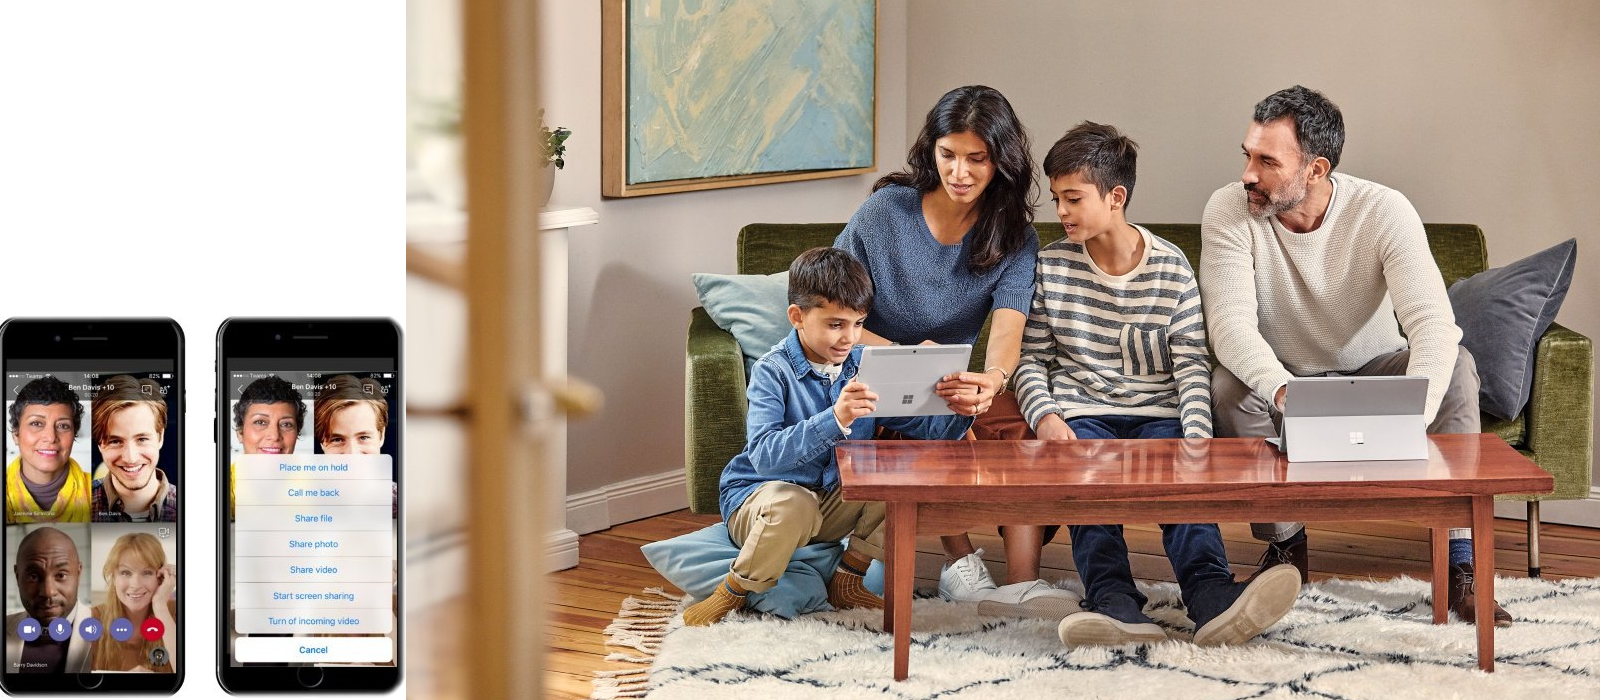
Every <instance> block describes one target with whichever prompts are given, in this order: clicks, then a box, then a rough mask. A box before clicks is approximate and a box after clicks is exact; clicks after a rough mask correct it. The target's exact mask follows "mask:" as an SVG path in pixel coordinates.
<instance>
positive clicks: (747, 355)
mask: <svg viewBox="0 0 1600 700" xmlns="http://www.w3.org/2000/svg"><path fill="white" fill-rule="evenodd" d="M693 278H694V288H695V291H697V292H699V293H700V305H701V306H704V307H705V309H706V313H707V314H709V315H710V316H711V320H712V321H713V322H715V323H716V324H717V327H718V328H721V329H722V330H725V331H727V332H729V333H732V334H733V339H734V340H737V341H739V351H740V352H743V353H744V370H745V376H749V374H750V365H752V364H754V363H755V361H756V360H757V359H759V358H760V357H761V356H762V355H765V354H767V351H768V350H771V349H772V346H774V345H777V344H778V342H779V341H781V340H783V339H784V337H785V336H787V335H789V331H790V330H792V329H793V326H790V325H789V315H788V309H789V272H788V271H787V270H785V271H783V272H779V273H776V274H771V275H713V274H710V273H705V272H696V273H694V276H693Z"/></svg>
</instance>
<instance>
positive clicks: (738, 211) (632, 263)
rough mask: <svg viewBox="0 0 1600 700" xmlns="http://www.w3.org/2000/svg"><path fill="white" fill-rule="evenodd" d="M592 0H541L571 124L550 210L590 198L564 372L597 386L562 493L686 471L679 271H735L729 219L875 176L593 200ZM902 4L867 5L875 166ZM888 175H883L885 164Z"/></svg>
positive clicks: (889, 108) (787, 207)
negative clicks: (599, 403)
mask: <svg viewBox="0 0 1600 700" xmlns="http://www.w3.org/2000/svg"><path fill="white" fill-rule="evenodd" d="M599 7H600V3H599V2H595V1H593V0H586V1H584V2H570V1H568V0H541V2H540V11H541V15H540V26H539V30H540V32H541V36H542V44H543V45H542V46H540V47H539V50H540V51H541V52H542V53H543V54H544V55H546V56H551V57H554V58H553V60H549V61H545V62H544V66H545V68H543V69H542V73H541V75H540V85H541V87H542V88H543V90H544V94H545V95H546V97H545V100H544V102H545V117H546V120H547V121H548V122H550V123H551V124H559V125H562V126H566V127H568V128H571V129H572V130H573V136H572V138H571V140H569V141H568V142H567V144H568V151H567V156H566V161H567V165H566V168H565V169H563V170H561V171H560V173H559V174H558V177H557V180H556V186H555V192H554V194H553V195H552V196H551V203H552V205H553V206H585V207H592V208H594V209H595V210H596V211H597V212H599V214H600V223H599V224H598V225H596V226H584V227H580V228H575V229H573V230H572V244H571V288H570V294H571V309H570V312H571V321H570V323H569V333H570V334H569V337H568V349H567V362H568V367H569V369H570V371H571V372H572V373H573V374H574V375H576V376H579V377H583V378H584V379H587V380H590V381H591V382H593V383H595V384H596V385H598V386H599V387H600V389H601V390H603V391H604V392H605V396H606V408H605V411H604V413H603V415H601V416H600V417H598V418H595V419H590V420H587V421H579V422H574V423H572V425H571V426H570V430H569V434H568V464H569V475H568V481H567V490H568V493H581V492H584V491H589V490H593V489H596V488H600V487H602V486H605V485H607V484H612V483H616V482H619V481H624V480H627V479H631V478H635V477H641V476H648V475H653V474H659V473H662V472H666V471H670V470H674V469H681V468H682V467H683V357H684V355H683V353H684V340H685V337H686V332H687V330H688V325H689V309H691V308H693V307H695V306H699V302H698V301H697V299H696V298H695V291H694V285H693V284H691V283H690V281H689V275H690V274H691V273H695V272H717V273H732V272H733V271H734V250H733V244H734V238H735V236H736V235H737V234H738V232H739V227H741V226H743V225H745V224H747V223H752V222H760V221H785V222H787V221H844V220H847V219H848V218H849V217H850V215H851V214H852V213H853V212H854V211H855V209H856V207H857V206H859V205H860V204H861V201H862V200H864V199H865V198H866V196H867V194H868V192H869V190H870V189H871V186H872V181H873V180H874V179H875V178H876V175H860V176H855V177H847V178H833V179H827V180H815V181H811V182H800V183H790V184H779V185H761V186H757V187H739V188H733V189H723V190H710V191H705V192H690V193H682V194H669V195H657V196H653V197H640V198H636V199H602V198H601V197H600V109H601V105H600V9H599ZM905 13H906V3H905V1H904V0H881V1H880V3H879V9H878V26H879V38H878V154H877V160H878V164H879V166H880V167H882V168H887V169H894V168H897V167H899V166H900V164H902V163H903V162H904V161H905V148H906V145H907V140H906V135H905V126H904V125H905V122H906V118H905V104H906V94H905V84H906V63H905V56H906V44H905V41H906V39H905V24H906V22H905ZM885 172H887V170H885Z"/></svg>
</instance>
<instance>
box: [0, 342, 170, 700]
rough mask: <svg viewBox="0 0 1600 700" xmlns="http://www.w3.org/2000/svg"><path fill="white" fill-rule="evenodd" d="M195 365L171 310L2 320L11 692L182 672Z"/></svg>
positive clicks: (149, 682) (96, 685) (94, 687)
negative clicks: (187, 444) (189, 402)
mask: <svg viewBox="0 0 1600 700" xmlns="http://www.w3.org/2000/svg"><path fill="white" fill-rule="evenodd" d="M183 371H184V368H183V331H182V329H180V328H179V327H178V324H177V323H175V322H173V321H172V320H170V319H127V320H110V319H92V320H91V319H14V320H11V321H7V322H6V324H5V325H4V326H3V327H0V375H3V376H4V379H5V384H4V395H5V401H4V404H5V421H6V429H5V430H4V431H3V432H4V437H3V438H0V440H3V441H4V443H5V451H4V453H5V460H6V480H5V509H6V516H5V518H6V520H5V545H6V546H5V555H6V561H5V570H4V571H3V572H0V580H3V581H4V584H0V585H3V586H4V588H5V594H6V595H5V601H6V623H5V624H6V630H5V642H6V661H5V668H4V672H3V673H0V684H3V685H4V687H5V690H6V692H8V693H15V694H24V693H82V692H84V691H93V692H97V693H98V692H118V693H121V692H139V691H145V692H160V693H171V692H174V691H176V690H177V689H178V686H179V685H181V684H182V683H183V674H184V656H183V650H184V645H183V625H182V621H183V619H184V612H183V591H184V587H183V586H181V585H179V579H178V577H179V575H180V574H181V573H182V572H183V571H184V558H183V520H182V518H181V517H180V513H182V512H183V510H184V505H183V504H184V499H183V498H182V497H180V495H179V494H180V492H182V493H187V491H186V489H187V488H188V486H187V484H186V483H185V482H184V470H183V432H184V431H183V411H184V405H183V404H184V400H183V386H184V381H183Z"/></svg>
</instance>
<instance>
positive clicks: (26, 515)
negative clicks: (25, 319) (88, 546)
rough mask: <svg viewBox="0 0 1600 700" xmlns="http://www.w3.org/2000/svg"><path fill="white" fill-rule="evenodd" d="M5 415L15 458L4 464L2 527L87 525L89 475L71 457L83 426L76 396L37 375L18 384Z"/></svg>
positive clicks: (64, 386)
mask: <svg viewBox="0 0 1600 700" xmlns="http://www.w3.org/2000/svg"><path fill="white" fill-rule="evenodd" d="M9 413H10V418H11V442H12V443H13V444H14V445H16V448H17V451H18V452H19V453H20V454H19V455H18V456H17V458H16V459H13V460H11V463H10V464H7V465H6V523H7V524H11V523H47V522H66V523H86V522H89V497H90V494H91V493H92V491H91V481H90V478H89V472H87V471H85V470H84V469H83V467H81V466H79V465H78V461H77V460H75V459H73V458H72V443H73V441H74V440H76V439H77V437H78V429H79V428H81V427H82V425H83V405H82V404H80V403H79V402H78V395H77V394H76V393H74V392H73V391H72V389H71V387H68V386H67V384H66V382H63V381H61V380H60V379H56V378H55V377H40V378H39V379H35V380H33V381H31V382H28V383H27V384H24V385H23V386H22V389H21V390H20V391H18V392H17V396H16V400H15V403H13V404H11V410H10V411H9Z"/></svg>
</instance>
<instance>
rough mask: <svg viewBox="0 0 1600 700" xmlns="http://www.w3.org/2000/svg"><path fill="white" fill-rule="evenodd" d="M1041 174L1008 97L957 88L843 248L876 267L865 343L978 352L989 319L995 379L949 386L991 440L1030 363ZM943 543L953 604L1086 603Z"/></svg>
mask: <svg viewBox="0 0 1600 700" xmlns="http://www.w3.org/2000/svg"><path fill="white" fill-rule="evenodd" d="M1033 175H1034V163H1033V156H1032V155H1031V154H1030V152H1029V148H1028V136H1027V133H1026V131H1025V130H1024V129H1023V128H1022V123H1021V121H1019V120H1018V119H1017V115H1016V112H1015V111H1013V110H1012V109H1011V103H1010V102H1007V101H1006V98H1005V96H1003V95H1001V94H1000V92H999V91H997V90H995V89H994V88H991V87H985V86H982V85H968V86H966V87H960V88H956V89H954V90H951V91H950V92H947V93H945V95H944V96H943V97H941V98H939V102H938V103H937V104H935V105H934V107H933V109H932V110H930V111H929V112H928V116H927V119H926V120H925V122H924V124H923V126H922V132H921V133H920V134H919V135H918V136H917V140H916V143H915V144H913V145H912V146H911V152H910V154H909V155H908V156H907V157H906V167H905V169H904V170H902V171H900V172H897V173H892V174H890V175H887V176H885V177H883V178H882V179H880V180H878V182H877V184H876V185H874V186H873V192H872V196H870V197H868V198H867V201H866V203H865V204H863V205H861V208H860V209H859V210H857V211H856V213H855V216H853V217H851V219H850V224H849V225H848V226H846V227H845V229H844V231H843V232H842V233H840V234H839V237H838V239H837V240H835V241H834V246H835V247H838V248H843V249H845V250H848V251H850V253H851V254H852V255H854V256H855V257H856V259H858V260H860V261H861V263H862V264H863V265H866V267H867V270H868V272H869V273H870V274H871V275H872V284H873V287H874V289H875V290H876V292H877V296H876V298H875V299H874V302H873V306H872V312H871V313H870V314H869V315H868V316H867V324H866V331H867V332H865V333H863V334H862V342H863V343H866V344H869V345H889V344H915V343H945V344H948V343H973V342H976V341H977V339H978V334H979V332H980V331H981V330H982V329H983V322H984V320H985V319H989V341H988V345H987V346H986V347H985V348H984V349H983V353H984V365H985V367H984V371H982V372H959V373H956V374H952V375H949V376H947V377H945V378H944V381H941V382H940V383H939V393H940V394H941V395H942V396H944V397H945V400H946V401H947V402H949V404H950V408H951V409H952V410H954V411H955V412H956V413H957V414H960V415H968V416H979V425H978V426H977V427H976V428H975V430H976V431H977V432H979V433H980V434H981V433H983V432H984V431H983V429H982V426H983V420H984V419H983V417H982V415H983V413H984V412H986V411H988V410H989V405H990V403H991V402H993V401H994V398H995V396H997V395H999V394H1000V392H1002V391H1004V390H1005V388H1006V385H1007V383H1008V382H1009V380H1010V378H1011V374H1012V373H1013V372H1014V371H1015V370H1016V367H1017V361H1018V359H1020V357H1021V350H1022V329H1023V326H1024V325H1025V324H1026V322H1027V319H1028V305H1029V303H1030V302H1031V301H1032V298H1033V274H1034V264H1035V263H1036V262H1037V260H1038V254H1039V234H1038V232H1037V231H1035V230H1034V228H1033V201H1032V200H1033V195H1034V192H1035V185H1034V180H1033ZM1034 530H1035V529H1028V530H1006V529H1002V535H1003V536H1005V537H1006V547H1007V549H1011V548H1012V547H1013V546H1019V547H1021V548H1023V549H1027V548H1030V547H1031V548H1033V551H1037V549H1038V546H1039V544H1040V543H1039V542H1038V541H1037V540H1038V539H1039V536H1038V535H1031V533H1033V532H1034ZM942 539H943V543H944V549H945V553H946V555H947V561H946V564H945V568H944V570H943V571H942V572H941V574H940V576H939V593H940V595H942V596H944V597H945V598H946V599H949V600H965V601H975V602H979V605H980V608H984V610H983V612H986V613H996V614H1023V615H1040V616H1045V617H1049V616H1054V617H1061V616H1063V615H1066V614H1067V613H1069V612H1072V611H1074V610H1076V609H1077V597H1076V596H1074V595H1072V594H1070V593H1068V592H1066V591H1061V590H1057V589H1055V588H1052V587H1051V586H1050V585H1049V584H1048V583H1045V582H1044V581H1037V580H1029V581H1013V582H1012V584H1011V585H1008V586H1005V587H1003V588H997V587H996V586H995V583H994V580H993V579H992V578H990V576H989V572H988V569H987V568H986V567H985V566H984V563H983V559H982V558H981V556H980V555H981V552H978V551H975V550H974V549H973V547H972V541H971V540H970V539H969V538H968V537H967V536H966V535H955V536H950V537H944V538H942ZM1023 540H1027V541H1023ZM1013 541H1015V545H1014V544H1013Z"/></svg>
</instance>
